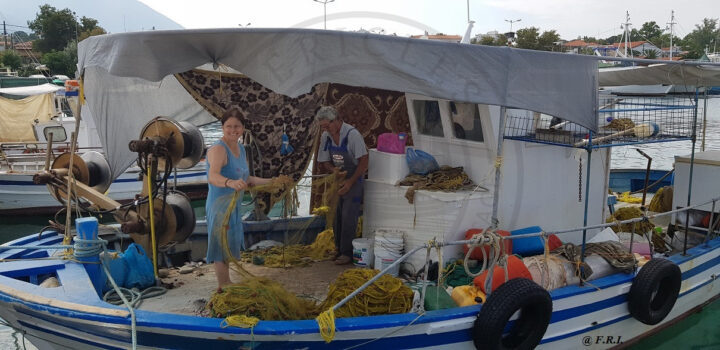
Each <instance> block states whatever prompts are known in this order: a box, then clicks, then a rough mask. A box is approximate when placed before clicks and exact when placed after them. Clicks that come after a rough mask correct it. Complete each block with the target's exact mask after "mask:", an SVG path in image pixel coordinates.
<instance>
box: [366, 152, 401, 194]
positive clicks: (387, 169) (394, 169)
mask: <svg viewBox="0 0 720 350" xmlns="http://www.w3.org/2000/svg"><path fill="white" fill-rule="evenodd" d="M368 156H369V164H368V179H369V180H374V181H379V182H384V183H389V184H392V185H394V184H396V183H397V182H398V181H400V180H402V179H404V178H405V177H406V176H407V175H408V174H409V173H410V169H409V168H408V165H407V161H405V155H404V154H393V153H385V152H380V151H378V150H377V149H375V148H371V149H370V150H368Z"/></svg>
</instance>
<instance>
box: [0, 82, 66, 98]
mask: <svg viewBox="0 0 720 350" xmlns="http://www.w3.org/2000/svg"><path fill="white" fill-rule="evenodd" d="M60 90H65V88H64V87H62V86H57V85H55V84H50V83H48V84H42V85H34V86H20V87H12V88H2V89H0V93H2V94H7V95H13V96H35V95H43V94H48V93H51V92H57V91H60Z"/></svg>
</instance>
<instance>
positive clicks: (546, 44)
mask: <svg viewBox="0 0 720 350" xmlns="http://www.w3.org/2000/svg"><path fill="white" fill-rule="evenodd" d="M558 41H560V34H558V33H557V32H556V31H555V30H554V29H553V30H550V31H544V32H543V33H542V34H540V37H539V38H538V50H543V51H553V49H554V48H555V43H556V42H558Z"/></svg>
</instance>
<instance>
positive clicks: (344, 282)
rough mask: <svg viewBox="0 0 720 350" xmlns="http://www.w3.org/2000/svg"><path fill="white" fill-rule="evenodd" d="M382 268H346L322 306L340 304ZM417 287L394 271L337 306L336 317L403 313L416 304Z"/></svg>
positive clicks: (331, 285) (323, 307)
mask: <svg viewBox="0 0 720 350" xmlns="http://www.w3.org/2000/svg"><path fill="white" fill-rule="evenodd" d="M379 272H380V271H378V270H370V269H361V268H357V269H349V270H345V272H343V273H342V274H341V275H340V276H339V277H338V278H337V279H336V280H335V282H333V283H332V284H330V291H329V292H328V296H327V298H326V299H325V301H324V302H323V303H322V304H320V309H322V310H325V309H328V308H331V307H332V306H333V305H335V304H337V303H338V302H339V301H340V300H342V299H344V298H345V297H346V296H348V295H350V293H352V292H354V291H355V290H356V289H358V287H360V286H362V285H363V284H364V283H365V282H367V281H368V280H370V279H371V278H373V277H375V275H377V274H378V273H379ZM412 298H413V291H412V290H411V289H410V287H408V286H406V285H404V284H403V283H402V281H401V280H400V279H398V278H396V277H393V276H391V275H383V276H382V277H380V279H378V280H377V281H375V282H374V283H373V284H371V285H370V286H369V287H368V288H366V289H365V290H363V291H362V292H360V293H359V294H358V295H356V296H355V297H354V298H352V299H350V301H348V302H347V303H346V304H345V305H343V306H341V307H340V308H338V309H337V310H335V313H334V314H335V316H336V317H354V316H372V315H386V314H399V313H405V312H408V311H410V308H412Z"/></svg>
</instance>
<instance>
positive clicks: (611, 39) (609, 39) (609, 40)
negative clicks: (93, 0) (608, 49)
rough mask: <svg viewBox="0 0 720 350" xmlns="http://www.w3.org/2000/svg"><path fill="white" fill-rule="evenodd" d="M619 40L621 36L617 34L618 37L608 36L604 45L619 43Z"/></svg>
mask: <svg viewBox="0 0 720 350" xmlns="http://www.w3.org/2000/svg"><path fill="white" fill-rule="evenodd" d="M620 38H622V35H620V34H618V35H613V36H609V37H607V38H606V39H605V40H604V41H605V44H614V43H619V42H620Z"/></svg>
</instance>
